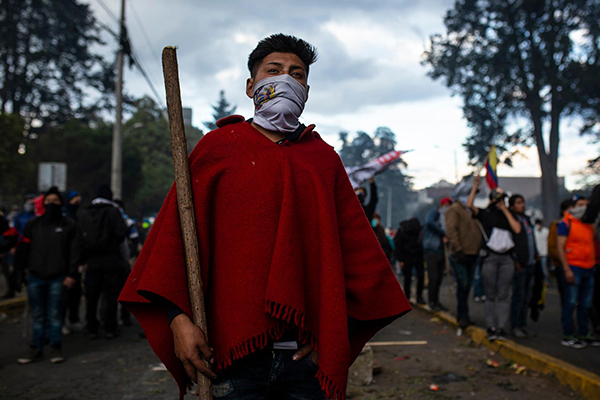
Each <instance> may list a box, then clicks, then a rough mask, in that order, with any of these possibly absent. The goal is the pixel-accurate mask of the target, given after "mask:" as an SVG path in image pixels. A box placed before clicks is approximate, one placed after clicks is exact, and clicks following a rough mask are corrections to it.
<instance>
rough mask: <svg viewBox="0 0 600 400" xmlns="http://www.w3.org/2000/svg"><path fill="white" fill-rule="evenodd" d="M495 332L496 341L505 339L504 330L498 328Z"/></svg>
mask: <svg viewBox="0 0 600 400" xmlns="http://www.w3.org/2000/svg"><path fill="white" fill-rule="evenodd" d="M496 334H497V338H496V340H497V341H499V342H505V341H506V331H505V330H504V329H498V331H497V333H496Z"/></svg>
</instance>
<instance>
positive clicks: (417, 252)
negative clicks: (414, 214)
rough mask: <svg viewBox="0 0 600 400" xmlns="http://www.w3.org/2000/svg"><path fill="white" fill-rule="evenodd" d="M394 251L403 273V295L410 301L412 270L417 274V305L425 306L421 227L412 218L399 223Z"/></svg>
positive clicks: (417, 221) (416, 220)
mask: <svg viewBox="0 0 600 400" xmlns="http://www.w3.org/2000/svg"><path fill="white" fill-rule="evenodd" d="M394 245H395V246H394V251H395V252H396V260H398V262H399V263H400V269H402V272H403V273H404V294H405V295H406V297H407V298H409V299H410V288H411V281H412V275H413V269H414V270H415V271H416V273H417V303H419V304H425V299H423V284H424V279H425V276H424V275H425V273H424V267H423V227H422V226H421V223H420V222H419V220H418V219H416V218H412V219H409V220H407V221H403V222H401V223H400V227H399V228H398V232H397V233H396V237H394Z"/></svg>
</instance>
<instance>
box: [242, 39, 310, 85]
mask: <svg viewBox="0 0 600 400" xmlns="http://www.w3.org/2000/svg"><path fill="white" fill-rule="evenodd" d="M271 53H292V54H295V55H297V56H298V58H299V59H300V60H302V62H303V63H304V65H305V66H306V75H307V76H308V67H309V66H310V65H311V64H313V63H314V62H315V61H317V49H316V48H315V47H314V46H313V45H311V44H310V43H308V42H305V41H304V40H302V39H298V38H297V37H295V36H291V35H284V34H283V33H277V34H274V35H271V36H269V37H267V38H264V39H263V40H261V41H260V42H258V45H257V46H256V48H255V49H254V50H252V53H250V55H249V56H248V70H249V71H250V76H252V77H254V75H256V68H257V67H258V66H259V65H260V63H261V62H262V60H264V58H265V57H266V56H268V55H269V54H271Z"/></svg>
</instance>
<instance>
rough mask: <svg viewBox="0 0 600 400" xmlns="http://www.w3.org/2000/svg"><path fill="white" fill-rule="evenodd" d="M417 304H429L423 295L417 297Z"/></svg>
mask: <svg viewBox="0 0 600 400" xmlns="http://www.w3.org/2000/svg"><path fill="white" fill-rule="evenodd" d="M417 304H427V302H426V301H425V299H424V298H422V297H417Z"/></svg>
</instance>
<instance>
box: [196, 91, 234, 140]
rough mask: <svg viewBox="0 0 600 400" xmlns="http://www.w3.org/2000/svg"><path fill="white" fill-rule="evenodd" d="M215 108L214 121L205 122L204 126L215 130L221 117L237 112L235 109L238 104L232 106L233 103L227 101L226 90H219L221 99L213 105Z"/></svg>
mask: <svg viewBox="0 0 600 400" xmlns="http://www.w3.org/2000/svg"><path fill="white" fill-rule="evenodd" d="M212 109H213V121H206V122H204V126H205V127H206V129H208V130H209V131H214V130H215V129H217V125H216V122H217V121H218V120H220V119H221V118H225V117H227V116H229V115H232V114H235V110H236V109H237V106H232V105H231V103H229V102H228V101H227V99H226V98H225V91H224V90H221V91H220V92H219V101H218V102H217V104H216V105H214V106H212Z"/></svg>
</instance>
